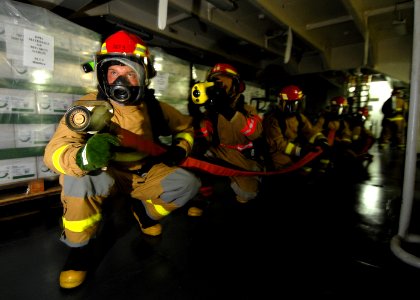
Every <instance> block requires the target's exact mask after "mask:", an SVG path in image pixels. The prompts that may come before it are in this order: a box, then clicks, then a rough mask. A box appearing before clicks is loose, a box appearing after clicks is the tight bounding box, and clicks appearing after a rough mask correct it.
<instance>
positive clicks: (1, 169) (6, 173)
mask: <svg viewBox="0 0 420 300" xmlns="http://www.w3.org/2000/svg"><path fill="white" fill-rule="evenodd" d="M35 178H36V161H35V157H25V158H19V159H5V160H0V184H4V183H11V182H17V181H24V180H28V179H35Z"/></svg>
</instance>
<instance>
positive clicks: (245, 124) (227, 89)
mask: <svg viewBox="0 0 420 300" xmlns="http://www.w3.org/2000/svg"><path fill="white" fill-rule="evenodd" d="M206 83H208V84H210V85H212V86H211V87H209V88H207V91H206V92H205V93H207V96H208V100H207V101H206V102H205V103H204V105H203V106H204V107H205V109H204V112H203V113H201V114H194V113H191V111H190V113H191V114H192V115H193V117H194V124H197V125H196V126H195V129H196V131H195V141H197V143H196V144H197V145H199V144H200V145H201V146H199V147H196V148H195V149H194V151H193V155H195V156H201V157H205V159H216V161H217V162H219V163H221V164H224V165H226V164H229V165H230V166H232V167H233V168H237V169H238V168H239V169H241V170H247V171H261V170H262V165H261V163H260V162H259V161H258V159H256V157H255V156H254V155H255V154H256V153H255V142H256V140H257V139H259V138H260V137H261V135H262V121H261V118H260V117H259V116H258V113H257V111H256V109H255V108H254V107H253V106H251V105H248V104H246V103H245V101H244V96H243V94H242V93H243V91H244V90H245V84H244V82H243V81H242V80H241V78H240V76H239V73H238V71H237V69H236V68H235V67H233V66H231V65H230V64H225V63H218V64H216V65H215V66H214V67H213V68H211V70H210V71H209V73H208V75H207V82H206ZM196 100H197V99H196ZM193 102H194V99H193ZM194 103H195V102H194ZM193 107H197V105H193ZM203 145H204V146H203ZM259 185H260V177H258V176H232V177H230V187H231V188H232V190H233V191H234V193H235V195H236V201H237V202H239V203H247V202H248V201H250V200H252V199H254V198H256V197H257V195H258V192H259ZM203 188H206V189H207V186H205V185H204V182H203ZM204 193H205V194H209V193H208V189H207V190H206V192H204ZM210 194H211V193H210ZM205 197H206V196H205ZM192 203H193V202H191V204H192ZM197 203H200V201H196V204H197ZM199 206H200V205H197V206H192V207H191V208H190V209H189V211H188V214H189V215H190V216H200V215H201V214H202V208H200V207H199Z"/></svg>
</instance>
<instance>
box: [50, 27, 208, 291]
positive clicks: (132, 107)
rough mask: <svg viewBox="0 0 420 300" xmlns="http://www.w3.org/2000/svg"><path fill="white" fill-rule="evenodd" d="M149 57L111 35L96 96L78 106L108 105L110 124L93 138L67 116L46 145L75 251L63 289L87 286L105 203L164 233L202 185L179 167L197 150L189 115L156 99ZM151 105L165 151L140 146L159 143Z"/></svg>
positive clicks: (98, 61)
mask: <svg viewBox="0 0 420 300" xmlns="http://www.w3.org/2000/svg"><path fill="white" fill-rule="evenodd" d="M149 56H150V55H149V50H148V48H147V46H146V44H145V43H144V41H143V40H142V39H140V38H139V37H138V36H136V35H133V34H131V33H129V32H126V31H123V30H121V31H118V32H116V33H114V34H112V35H110V36H109V37H108V38H107V39H106V40H105V42H104V43H103V44H102V48H101V50H100V51H99V52H98V53H97V54H96V58H95V71H96V76H97V80H98V91H97V92H96V93H90V94H87V95H85V96H83V97H82V98H81V99H80V100H79V101H77V103H79V104H80V103H82V104H83V103H84V102H86V103H91V102H92V101H96V102H94V103H98V102H99V103H103V104H106V105H105V106H107V107H111V111H112V116H111V118H110V122H109V124H106V125H107V126H104V128H103V129H100V130H98V131H97V132H94V133H93V134H92V132H90V131H89V130H77V126H76V130H75V128H69V126H68V125H69V120H70V121H74V122H73V123H75V124H76V125H78V124H79V123H77V122H80V120H77V118H76V117H75V116H76V115H77V114H66V116H65V117H63V118H62V119H61V120H60V122H59V124H58V127H57V130H56V132H55V134H54V135H53V137H52V139H51V140H50V142H49V143H48V145H47V146H46V149H45V153H44V161H45V164H46V165H47V166H48V167H49V168H50V169H52V170H54V171H55V172H57V173H58V174H60V184H61V186H62V193H61V201H62V204H63V208H64V212H63V217H62V222H63V232H62V236H61V241H62V242H64V243H65V244H66V245H67V246H69V247H70V248H71V250H70V253H69V256H68V259H67V261H66V263H65V265H64V267H63V269H62V271H61V273H60V277H59V282H60V286H61V287H62V288H75V287H77V286H79V285H80V284H82V283H83V282H84V280H85V278H86V275H87V272H88V270H89V268H90V265H91V261H92V260H93V257H94V255H95V252H94V251H92V245H94V241H95V238H96V237H97V235H98V234H99V231H98V229H99V226H100V224H101V223H102V222H103V221H104V213H105V212H104V209H103V208H104V207H105V204H107V206H106V207H108V204H109V203H110V202H111V203H118V202H119V203H121V201H127V199H128V200H129V201H130V203H129V205H130V206H131V208H132V211H133V214H134V217H135V219H136V220H137V222H138V224H139V226H140V229H141V231H142V232H143V233H144V234H147V235H151V236H156V235H160V234H161V231H162V228H161V225H160V224H159V222H158V221H159V220H160V219H162V218H163V217H165V216H167V215H168V214H169V213H171V212H172V211H173V210H175V209H177V208H179V207H181V206H183V205H184V204H186V203H187V201H189V200H190V199H191V198H193V197H194V196H195V195H196V194H197V192H198V190H199V188H200V186H201V182H200V180H199V179H198V178H197V177H196V176H195V175H194V174H192V173H190V172H189V171H186V170H185V169H183V168H180V167H178V166H177V165H178V164H179V163H180V162H181V161H182V160H183V159H185V158H186V157H187V155H188V154H189V153H190V151H191V149H192V147H193V127H192V118H191V117H190V116H186V115H184V114H182V113H180V112H179V111H178V110H176V109H175V108H173V107H172V106H170V105H168V104H166V103H163V102H160V101H158V100H156V99H155V98H154V95H153V90H150V89H148V83H149V80H150V79H151V78H152V77H153V76H154V75H155V70H154V68H153V66H152V64H151V59H150V57H149ZM152 103H154V104H155V105H156V104H157V105H158V106H159V107H160V111H161V115H162V117H163V118H162V119H160V120H158V121H159V122H160V123H164V124H166V125H167V130H168V132H167V134H165V135H170V136H171V137H172V144H171V145H167V149H165V151H161V152H160V153H159V152H156V151H149V150H150V149H148V148H147V147H145V148H144V151H142V148H141V147H139V145H141V143H144V144H146V145H153V144H154V143H153V141H154V139H155V135H156V132H155V131H156V128H154V126H153V120H152V119H153V116H152V110H153V109H152ZM73 117H74V118H75V119H74V120H73V119H72V118H73ZM66 121H67V122H66ZM70 123H71V122H70ZM80 123H82V124H83V121H82V122H80ZM82 127H83V126H82ZM124 133H129V134H128V135H127V136H128V138H127V136H125V135H124ZM158 154H159V155H158ZM111 207H112V206H111Z"/></svg>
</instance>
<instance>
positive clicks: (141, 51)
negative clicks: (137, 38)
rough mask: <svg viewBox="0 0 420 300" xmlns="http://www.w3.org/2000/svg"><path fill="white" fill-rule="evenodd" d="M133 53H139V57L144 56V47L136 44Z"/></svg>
mask: <svg viewBox="0 0 420 300" xmlns="http://www.w3.org/2000/svg"><path fill="white" fill-rule="evenodd" d="M133 53H134V54H136V55H140V56H141V57H143V56H146V47H145V46H143V45H142V44H136V49H135V50H134V52H133Z"/></svg>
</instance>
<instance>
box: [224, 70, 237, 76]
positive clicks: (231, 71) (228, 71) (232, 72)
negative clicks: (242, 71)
mask: <svg viewBox="0 0 420 300" xmlns="http://www.w3.org/2000/svg"><path fill="white" fill-rule="evenodd" d="M226 72H227V73H231V74H233V75H238V73H236V72H235V71H234V70H232V69H229V68H226Z"/></svg>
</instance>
